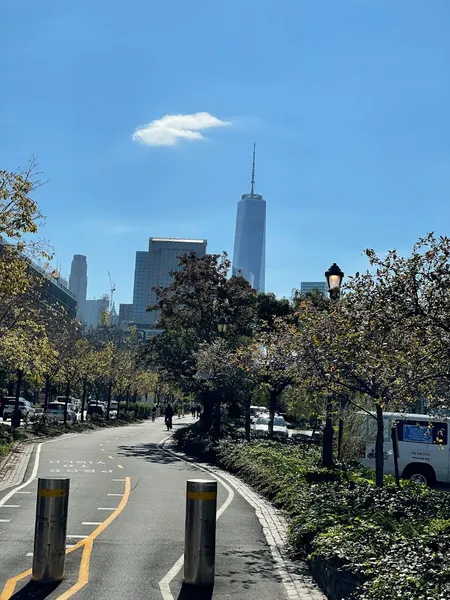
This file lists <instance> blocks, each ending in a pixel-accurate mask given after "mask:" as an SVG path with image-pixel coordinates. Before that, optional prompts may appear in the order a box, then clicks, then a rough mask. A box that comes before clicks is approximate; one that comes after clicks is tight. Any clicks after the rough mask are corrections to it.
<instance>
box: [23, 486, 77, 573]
mask: <svg viewBox="0 0 450 600" xmlns="http://www.w3.org/2000/svg"><path fill="white" fill-rule="evenodd" d="M69 486H70V479H66V478H52V479H44V478H39V480H38V489H37V502H36V524H35V530H34V551H33V568H32V575H31V576H32V579H33V581H38V582H40V583H53V582H57V581H61V580H62V579H63V577H64V564H65V559H66V534H67V513H68V507H69Z"/></svg>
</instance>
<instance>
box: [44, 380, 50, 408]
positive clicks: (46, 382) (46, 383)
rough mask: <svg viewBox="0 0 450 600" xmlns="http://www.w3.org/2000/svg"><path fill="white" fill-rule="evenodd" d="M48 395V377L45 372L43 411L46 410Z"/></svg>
mask: <svg viewBox="0 0 450 600" xmlns="http://www.w3.org/2000/svg"><path fill="white" fill-rule="evenodd" d="M49 397H50V377H49V375H48V374H47V375H46V376H45V398H44V412H46V411H47V404H48V399H49Z"/></svg>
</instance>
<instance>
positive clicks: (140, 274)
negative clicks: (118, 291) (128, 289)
mask: <svg viewBox="0 0 450 600" xmlns="http://www.w3.org/2000/svg"><path fill="white" fill-rule="evenodd" d="M147 299H148V252H146V251H142V250H138V251H137V252H136V264H135V268H134V288H133V311H132V315H133V322H134V323H149V322H150V318H149V313H148V312H146V311H147V306H148V302H147Z"/></svg>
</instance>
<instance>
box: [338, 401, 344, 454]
mask: <svg viewBox="0 0 450 600" xmlns="http://www.w3.org/2000/svg"><path fill="white" fill-rule="evenodd" d="M344 408H345V400H344V399H342V398H341V402H340V406H339V429H338V444H337V458H338V460H341V458H342V441H343V438H344Z"/></svg>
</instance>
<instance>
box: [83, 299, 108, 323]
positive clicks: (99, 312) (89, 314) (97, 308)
mask: <svg viewBox="0 0 450 600" xmlns="http://www.w3.org/2000/svg"><path fill="white" fill-rule="evenodd" d="M108 310H109V296H108V295H107V294H105V295H104V296H102V297H101V298H94V299H93V300H85V303H84V315H83V322H84V323H85V325H87V326H88V327H93V328H94V329H95V328H96V327H98V326H99V325H101V324H102V321H103V315H104V313H106V312H108Z"/></svg>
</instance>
